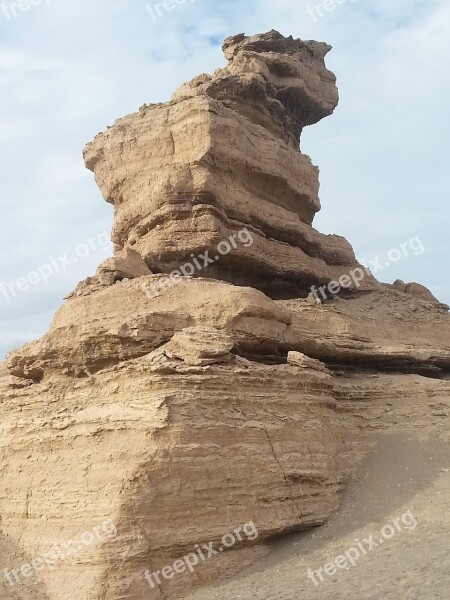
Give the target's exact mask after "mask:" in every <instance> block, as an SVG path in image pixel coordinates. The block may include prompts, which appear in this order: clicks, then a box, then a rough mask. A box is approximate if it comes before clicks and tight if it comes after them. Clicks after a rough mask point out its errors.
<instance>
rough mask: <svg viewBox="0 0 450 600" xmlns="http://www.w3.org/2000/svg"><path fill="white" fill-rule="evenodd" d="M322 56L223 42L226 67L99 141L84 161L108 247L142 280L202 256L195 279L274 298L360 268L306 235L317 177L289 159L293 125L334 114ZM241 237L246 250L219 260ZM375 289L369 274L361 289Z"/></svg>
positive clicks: (268, 38) (284, 41)
mask: <svg viewBox="0 0 450 600" xmlns="http://www.w3.org/2000/svg"><path fill="white" fill-rule="evenodd" d="M329 49H330V47H329V46H327V45H326V44H319V43H317V42H302V41H300V40H294V39H292V38H283V37H282V36H281V35H280V34H278V33H277V32H271V33H269V34H265V35H261V36H255V37H253V38H245V37H244V36H237V37H235V38H230V39H228V40H227V41H226V42H225V45H224V51H225V54H226V56H227V58H228V60H229V65H228V66H227V67H226V68H225V69H219V70H218V71H217V72H216V73H215V74H214V75H213V76H207V75H202V76H201V77H197V78H195V79H194V80H193V81H192V82H190V83H188V84H185V85H184V86H182V88H181V89H180V90H178V92H176V93H175V94H174V97H173V99H172V101H171V102H168V103H166V104H158V105H152V106H149V107H145V108H143V109H142V110H141V111H140V112H139V113H136V114H133V115H129V116H127V117H125V118H123V119H119V120H118V121H117V122H116V123H115V124H114V125H113V127H111V128H109V129H108V130H107V131H106V132H104V133H102V134H99V135H98V136H97V137H96V138H95V140H94V141H93V142H92V143H91V144H89V145H88V146H87V147H86V149H85V160H86V165H87V166H88V168H90V169H92V170H93V171H94V173H95V177H96V180H97V183H98V184H99V186H100V188H101V190H102V192H103V195H104V197H105V199H106V200H107V201H108V202H111V203H112V204H113V205H114V207H115V220H114V228H113V241H114V243H115V245H116V248H117V249H122V248H124V247H127V246H129V245H131V246H133V247H134V248H136V249H137V250H138V251H139V252H140V253H141V255H142V257H143V258H144V259H145V260H146V262H147V264H148V265H149V267H150V269H151V270H152V271H153V272H161V271H162V272H170V271H171V270H172V269H173V268H178V267H179V266H180V265H182V264H183V262H185V261H190V260H192V257H191V255H192V254H193V255H198V254H200V253H204V252H205V251H208V252H209V256H210V257H211V259H212V263H213V264H210V265H209V266H208V267H207V268H206V269H205V270H204V271H202V273H201V275H202V276H206V277H213V278H218V279H226V280H228V281H231V282H233V283H238V284H245V285H252V286H253V287H257V288H260V289H263V290H268V291H269V292H270V293H271V294H275V295H279V294H282V295H284V296H285V295H286V294H287V295H288V296H289V295H290V296H297V295H299V293H302V294H303V295H304V296H306V295H307V294H308V292H309V287H310V286H311V285H313V284H323V283H328V282H329V281H331V280H335V279H336V278H339V276H341V275H342V274H344V273H349V272H350V271H351V270H352V269H354V268H358V267H360V265H359V264H358V263H357V261H356V258H355V255H354V252H353V250H352V248H351V246H350V244H349V243H348V242H347V241H346V240H345V239H343V238H342V237H338V236H329V235H322V234H320V233H318V232H317V231H316V230H314V229H313V228H312V227H311V223H312V220H313V217H314V215H315V213H316V212H317V211H318V210H319V209H320V201H319V196H318V192H319V178H318V169H317V168H316V167H314V166H313V165H312V163H311V160H310V158H309V157H308V156H306V155H304V154H301V153H300V152H299V149H298V142H299V138H300V133H301V129H302V127H303V126H304V125H306V124H312V123H315V122H316V121H318V120H320V119H321V118H323V117H325V116H327V115H329V114H331V112H332V111H333V109H334V107H335V106H336V105H337V101H338V95H337V89H336V85H335V77H334V75H333V74H332V73H330V71H328V70H327V69H326V68H325V65H324V60H323V59H324V56H325V54H326V53H327V52H328V50H329ZM244 228H246V229H247V230H248V231H249V233H250V234H251V236H252V243H251V244H246V243H244V244H243V243H239V244H238V248H237V249H235V250H234V251H233V252H231V253H229V254H227V255H226V256H221V255H220V253H219V252H218V246H219V245H220V243H221V242H222V241H224V240H227V238H229V236H231V235H236V233H237V232H239V231H241V230H242V229H244ZM216 256H217V257H218V260H215V257H216ZM197 275H198V273H197ZM377 285H378V284H377V282H376V281H375V280H374V278H373V277H372V276H371V275H370V274H366V276H365V278H364V280H363V281H362V282H361V284H360V286H361V289H362V290H367V289H369V290H370V289H374V288H376V287H377ZM353 287H354V286H353Z"/></svg>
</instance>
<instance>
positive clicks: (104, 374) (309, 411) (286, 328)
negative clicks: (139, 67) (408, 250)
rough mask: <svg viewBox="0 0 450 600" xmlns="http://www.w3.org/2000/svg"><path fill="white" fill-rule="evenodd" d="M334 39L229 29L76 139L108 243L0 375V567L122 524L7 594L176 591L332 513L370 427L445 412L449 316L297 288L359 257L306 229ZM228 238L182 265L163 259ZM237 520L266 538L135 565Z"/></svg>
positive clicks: (390, 295)
mask: <svg viewBox="0 0 450 600" xmlns="http://www.w3.org/2000/svg"><path fill="white" fill-rule="evenodd" d="M329 49H330V47H329V46H327V45H326V44H320V43H317V42H303V41H300V40H294V39H293V38H284V37H283V36H281V35H280V34H279V33H277V32H274V31H272V32H269V33H267V34H263V35H258V36H253V37H245V36H244V35H238V36H235V37H232V38H229V39H228V40H226V42H225V45H224V52H225V55H226V58H227V59H228V65H227V66H226V67H225V68H224V69H219V70H218V71H216V73H214V75H201V76H199V77H197V78H195V79H194V80H193V81H191V82H189V83H187V84H185V85H184V86H182V87H181V88H180V89H179V90H178V91H177V92H175V94H174V96H173V98H172V100H171V101H170V102H168V103H166V104H158V105H149V106H148V105H144V106H143V107H142V108H141V110H140V111H139V113H137V114H134V115H130V116H128V117H125V118H124V119H120V120H119V121H117V122H116V123H115V125H114V126H113V127H112V128H110V129H108V131H107V132H105V133H103V134H101V135H100V136H98V137H97V138H96V139H95V140H94V142H92V143H91V144H90V145H88V147H87V148H86V150H85V159H86V164H87V166H88V167H89V168H90V169H92V170H93V171H94V173H95V177H96V179H97V181H98V183H99V185H100V187H101V189H102V191H103V194H104V196H105V198H106V199H107V200H108V201H110V202H112V203H113V204H114V206H115V220H114V229H113V239H114V242H115V256H114V257H112V258H110V259H108V260H107V261H105V262H104V263H102V265H100V267H99V268H98V270H97V272H96V274H95V275H94V276H93V277H90V278H88V279H87V280H85V281H84V282H81V283H80V284H79V286H78V287H77V289H76V290H75V291H74V292H73V293H72V294H71V295H70V296H69V297H68V299H67V301H66V302H65V303H64V304H63V305H62V306H61V308H60V309H59V310H58V311H57V313H56V315H55V317H54V319H53V322H52V325H51V328H50V331H49V332H48V333H47V334H46V335H45V336H43V337H42V338H41V339H39V340H37V341H34V342H31V343H29V344H27V345H26V346H24V347H23V348H20V349H18V350H16V351H14V352H12V353H11V354H10V355H9V357H8V361H7V365H4V364H3V365H0V428H1V432H0V434H1V435H0V440H1V443H0V483H1V486H0V517H1V520H0V558H1V560H2V564H3V565H5V567H8V568H9V569H13V568H17V567H19V569H20V566H21V564H23V563H27V564H32V561H33V559H35V558H36V557H39V556H42V555H44V554H45V553H46V552H48V550H49V549H50V548H51V546H52V544H55V543H56V544H57V545H60V546H61V547H63V546H64V545H66V544H67V543H68V542H69V541H70V540H71V539H75V540H76V539H79V538H80V536H81V535H82V534H83V532H89V531H92V530H93V528H94V527H95V526H98V525H99V524H100V523H102V522H110V523H112V524H114V531H115V533H114V535H109V536H103V538H102V539H100V540H98V543H96V544H92V545H85V546H86V547H83V551H82V552H79V553H76V554H75V555H74V556H71V557H70V560H61V561H56V563H55V564H54V565H53V566H52V568H49V569H44V570H41V571H40V572H39V573H37V572H34V573H33V574H32V576H30V577H31V578H30V579H29V580H28V579H27V582H26V583H25V584H24V587H23V588H22V587H19V586H17V587H14V586H10V585H9V584H8V583H7V582H6V580H5V582H3V588H2V598H3V597H4V598H6V600H23V599H24V598H27V600H28V599H31V600H75V599H76V600H125V599H127V600H144V599H146V600H147V599H148V600H152V599H155V600H162V599H163V598H166V597H168V595H169V594H175V593H177V594H178V597H179V595H180V594H181V593H184V592H185V591H186V590H188V589H189V588H191V587H192V586H195V585H198V584H201V583H203V582H205V581H208V580H210V579H213V578H217V577H219V576H225V575H229V574H233V573H235V572H236V570H237V569H238V568H239V567H240V566H242V565H243V564H250V563H251V562H253V561H255V560H256V559H257V558H258V557H261V556H262V555H264V554H265V553H266V552H267V547H266V546H265V542H266V541H267V540H270V539H271V538H272V537H273V536H274V535H280V534H283V533H287V532H292V531H295V530H301V529H307V528H310V527H313V526H317V525H320V524H323V523H324V522H326V520H327V519H328V518H329V517H330V515H331V514H333V512H334V511H336V510H338V508H339V504H340V500H341V495H342V492H343V490H344V489H345V483H346V481H347V480H348V478H349V476H350V475H351V473H352V470H353V469H354V468H355V466H356V465H357V463H358V461H360V460H361V459H362V457H363V456H364V454H365V453H366V452H367V450H368V449H369V448H370V446H371V444H372V443H373V437H371V432H373V431H388V430H389V429H391V428H395V429H396V430H397V431H398V430H405V431H410V430H414V431H415V432H417V431H420V432H424V433H425V432H429V431H433V432H435V431H436V430H435V429H434V428H435V426H436V424H437V423H442V422H444V421H443V420H444V419H448V416H449V414H450V400H449V398H450V389H449V388H450V381H449V378H450V341H449V340H450V319H449V315H448V307H445V306H444V305H441V304H439V303H438V302H437V301H436V299H435V298H434V297H433V296H432V295H431V292H429V291H428V290H426V288H423V287H422V286H419V285H418V284H408V285H406V284H404V283H403V282H396V283H395V284H394V285H392V286H389V285H383V284H380V283H379V282H377V281H376V280H375V279H374V278H373V277H372V276H371V275H370V274H368V273H367V272H366V274H365V276H364V278H363V280H362V281H361V282H360V286H359V287H358V286H356V284H355V286H352V287H350V288H349V294H348V295H347V296H343V297H342V298H341V300H340V301H337V300H336V299H332V298H331V299H329V300H325V301H324V302H323V303H321V302H317V300H316V299H315V297H314V295H311V294H310V293H309V286H310V285H312V284H314V285H317V284H319V285H321V284H327V283H329V282H330V281H331V280H335V281H338V280H339V278H340V277H341V276H342V275H348V274H349V273H350V272H351V270H352V269H353V268H360V267H359V266H358V263H357V261H356V259H355V256H354V253H353V250H352V248H351V246H350V244H349V243H348V242H346V240H344V239H343V238H341V237H338V236H325V235H322V234H320V233H318V232H317V231H316V230H314V229H313V227H312V221H313V217H314V215H315V213H316V212H317V211H318V210H319V208H320V202H319V197H318V190H319V182H318V170H317V168H316V167H314V166H313V165H312V163H311V161H310V159H309V158H308V157H307V156H305V155H303V154H301V153H300V151H299V149H298V144H299V140H300V135H301V131H302V128H303V127H305V126H306V125H311V124H313V123H315V122H317V121H318V120H320V119H321V118H323V117H325V116H327V115H329V114H331V112H332V111H333V109H334V108H335V106H336V104H337V100H338V96H337V89H336V86H335V78H334V75H333V74H332V73H330V72H329V71H328V70H327V69H326V67H325V64H324V57H325V55H326V53H327V52H328V51H329ZM241 231H245V236H242V235H241V236H239V232H241ZM233 236H234V237H233ZM226 239H228V240H230V243H231V239H234V241H235V242H236V244H235V246H233V248H232V249H231V250H230V252H228V253H226V254H224V255H221V256H220V257H219V259H218V260H214V261H213V262H214V264H212V265H210V266H209V267H207V268H205V269H203V270H201V271H198V272H195V274H194V277H191V276H186V275H177V276H176V277H174V274H173V273H171V272H172V270H174V269H175V270H179V269H180V266H181V265H183V263H185V262H186V261H193V260H194V258H195V255H196V253H202V254H205V252H209V253H210V255H211V256H212V257H213V258H214V257H215V252H216V248H217V245H218V244H220V242H221V241H223V240H226ZM250 241H251V243H250ZM169 273H171V275H170V276H169ZM264 292H266V293H264ZM421 375H426V377H424V376H421ZM439 436H441V437H442V439H445V440H446V441H450V439H449V435H448V428H447V429H445V427H440V428H439ZM250 520H251V521H252V522H253V523H254V525H255V527H256V528H257V531H258V536H257V539H256V538H255V539H253V540H249V539H241V540H238V541H237V542H236V544H234V545H233V547H232V548H230V549H229V551H226V552H222V553H220V552H219V551H217V555H218V556H217V557H216V560H212V559H211V560H207V561H205V562H201V563H200V564H199V565H198V566H197V568H196V569H195V570H193V572H192V573H191V572H189V571H188V570H186V572H184V573H180V574H177V576H176V577H171V578H168V579H163V581H162V582H161V584H159V585H158V586H153V587H152V586H150V585H149V582H148V581H147V580H146V579H145V577H144V575H145V572H146V571H150V572H153V571H157V570H158V569H159V570H161V569H163V568H164V567H166V566H168V565H171V564H173V562H174V561H175V560H176V559H179V558H181V557H182V556H183V555H186V554H189V553H192V552H193V551H195V549H196V547H197V546H198V545H202V544H211V543H212V544H214V545H215V547H218V545H219V544H220V541H221V539H222V536H223V535H224V534H227V533H230V532H232V531H235V530H236V528H237V527H239V526H242V525H243V524H244V523H247V522H249V521H250ZM10 572H12V571H10ZM24 594H25V596H24Z"/></svg>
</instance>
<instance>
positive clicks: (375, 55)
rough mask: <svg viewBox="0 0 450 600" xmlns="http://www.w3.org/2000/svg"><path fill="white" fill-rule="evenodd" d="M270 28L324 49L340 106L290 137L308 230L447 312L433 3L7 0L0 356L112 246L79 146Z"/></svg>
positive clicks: (442, 35) (0, 119) (443, 43)
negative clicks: (297, 151) (311, 185)
mask: <svg viewBox="0 0 450 600" xmlns="http://www.w3.org/2000/svg"><path fill="white" fill-rule="evenodd" d="M271 29H276V30H278V31H280V32H281V33H283V34H284V35H293V36H294V37H296V38H302V39H305V40H307V39H315V40H318V41H324V42H327V43H329V44H331V45H332V46H333V50H332V51H331V53H330V54H328V56H327V59H326V62H327V66H328V68H329V69H331V70H332V71H334V72H335V73H336V76H337V81H338V87H339V90H340V104H339V107H338V108H337V109H336V111H335V113H334V114H333V115H332V116H331V117H328V118H326V119H324V120H323V121H321V122H320V123H318V124H316V125H314V126H312V127H309V128H307V129H306V130H305V131H304V133H303V136H302V151H303V152H304V153H306V154H308V155H309V156H311V158H312V160H313V162H314V164H316V165H319V166H320V173H321V175H320V178H321V202H322V211H321V212H320V213H319V214H318V215H317V217H316V220H315V221H314V226H315V227H316V228H317V229H319V230H320V231H322V232H324V233H336V234H339V235H343V236H344V237H346V238H347V239H348V240H349V241H350V242H351V243H352V245H353V247H354V248H355V252H356V255H357V257H358V258H359V259H360V260H364V261H366V263H368V264H369V266H370V265H378V267H377V269H378V272H376V273H375V275H376V277H377V278H378V279H379V280H381V281H385V282H389V283H392V282H393V281H394V280H395V279H397V278H400V279H402V280H404V281H406V282H410V281H417V282H420V283H422V284H424V285H426V286H427V287H429V288H430V289H431V290H432V292H433V293H434V294H435V295H436V296H437V297H438V298H439V299H440V300H441V301H443V302H446V303H448V304H450V278H449V276H448V257H449V241H448V239H449V237H448V232H447V229H446V228H447V226H448V225H449V217H450V207H449V197H448V190H449V189H450V161H449V158H450V156H449V154H450V152H449V140H450V122H449V118H448V99H449V97H450V77H449V72H450V70H449V65H448V60H449V57H450V4H449V3H448V0H395V2H393V1H392V0H376V1H375V0H373V1H369V0H339V2H337V0H322V2H320V1H319V0H311V2H304V1H303V0H221V1H220V2H213V1H211V0H184V2H183V0H178V1H177V2H176V1H175V0H165V2H164V3H163V2H161V3H159V2H157V1H156V0H155V1H153V0H152V1H151V2H145V1H144V0H127V1H125V0H95V1H94V2H93V1H92V0H77V1H76V2H75V1H74V0H34V1H33V4H32V3H31V0H30V1H29V0H21V2H20V3H18V2H14V1H10V0H6V1H5V2H3V3H1V2H0V86H1V95H0V203H1V216H2V218H1V221H0V331H1V335H0V361H1V360H3V358H4V356H5V355H6V353H7V352H9V351H10V350H12V349H14V348H17V347H19V346H21V345H22V344H24V343H26V342H28V341H31V340H32V339H35V338H37V337H39V336H41V335H42V334H44V333H45V332H46V331H47V330H48V328H49V325H50V323H51V319H52V317H53V315H54V313H55V311H56V309H57V308H58V307H59V306H60V305H61V303H62V301H63V298H64V296H65V295H67V294H68V293H70V291H72V290H73V289H74V288H75V286H76V284H77V283H78V281H80V280H81V279H84V278H85V277H87V276H89V275H92V274H93V273H94V272H95V269H96V267H97V265H98V264H99V263H100V262H102V260H104V259H105V258H106V257H107V256H110V255H111V254H112V248H111V246H110V245H109V244H108V241H107V240H108V235H109V232H110V230H111V226H112V221H113V207H112V206H111V205H109V204H107V203H106V202H105V201H104V200H103V198H102V195H101V193H100V191H99V189H98V188H97V186H96V184H95V181H94V177H93V175H92V173H90V172H89V171H87V170H86V168H85V166H84V163H83V158H82V150H83V147H84V145H85V144H86V143H88V142H90V141H91V140H92V139H93V138H94V136H95V135H96V134H97V133H98V132H100V131H103V130H105V129H106V127H107V126H108V125H111V124H112V123H113V122H114V121H115V120H116V119H117V118H119V117H122V116H124V115H126V114H129V113H131V112H135V111H136V110H138V108H139V107H140V106H141V105H142V104H144V103H152V102H164V101H167V100H168V99H169V98H170V96H171V94H172V93H173V91H174V90H175V89H176V88H178V87H179V86H180V85H181V84H182V83H184V82H185V81H188V80H190V79H192V78H193V77H194V76H196V75H198V74H200V73H208V72H210V73H211V72H213V71H214V70H215V69H216V68H218V67H222V66H225V64H226V61H225V59H224V57H223V54H222V51H221V45H222V42H223V40H224V39H225V38H226V37H228V36H230V35H235V34H237V33H246V34H247V35H253V34H255V33H262V32H265V31H269V30H271ZM380 267H382V269H380Z"/></svg>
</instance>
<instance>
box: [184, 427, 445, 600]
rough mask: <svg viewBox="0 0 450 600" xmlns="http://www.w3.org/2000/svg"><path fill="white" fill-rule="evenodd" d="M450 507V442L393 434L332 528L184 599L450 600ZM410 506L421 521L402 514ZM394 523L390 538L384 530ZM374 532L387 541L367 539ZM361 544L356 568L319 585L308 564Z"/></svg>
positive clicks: (314, 566)
mask: <svg viewBox="0 0 450 600" xmlns="http://www.w3.org/2000/svg"><path fill="white" fill-rule="evenodd" d="M408 436H409V437H408ZM449 508H450V446H449V445H447V444H445V443H443V442H438V441H433V440H431V441H421V442H420V441H418V440H417V438H413V437H412V436H411V435H410V434H408V435H406V434H393V433H390V434H385V435H384V436H382V437H381V438H380V439H379V442H378V445H377V447H376V449H375V450H374V451H373V452H371V453H370V455H369V456H368V458H367V459H366V461H365V462H364V463H363V464H362V465H361V467H360V469H359V470H358V472H357V474H356V476H355V479H354V480H353V481H352V482H351V483H350V485H349V487H348V490H347V493H346V496H345V499H344V503H343V507H342V510H341V511H340V512H339V513H338V514H337V515H335V517H333V518H332V519H331V520H330V522H329V523H328V524H327V525H326V526H324V527H321V528H319V529H314V530H311V531H308V532H306V533H300V534H295V535H291V536H288V537H284V538H282V539H279V540H275V541H274V542H273V544H272V551H271V553H270V555H269V556H268V557H267V558H265V559H263V560H262V561H261V562H259V563H258V564H256V565H254V566H253V567H251V568H250V569H247V570H246V571H244V572H242V573H241V574H240V575H239V576H238V577H236V578H234V579H229V580H227V581H224V582H220V583H218V584H217V585H215V586H209V587H207V588H203V589H200V590H198V591H196V592H195V593H193V594H190V595H188V596H177V598H183V599H185V600H211V599H214V598H220V599H222V600H235V599H240V600H246V599H250V598H258V599H259V600H303V599H304V600H316V599H330V600H331V599H333V600H339V599H346V600H353V599H355V600H379V599H383V600H399V599H402V600H433V599H439V600H449V599H450V510H449ZM408 511H411V513H412V516H413V518H412V519H411V515H410V514H409V515H408V516H405V517H403V518H402V516H403V515H405V513H407V512H408ZM396 519H397V525H395V524H394V521H395V520H396ZM398 519H400V521H399V520H398ZM415 522H416V523H417V525H416V526H415V527H414V523H415ZM388 524H391V525H392V528H393V529H394V533H393V534H392V529H391V528H389V527H387V528H386V529H384V530H383V533H384V534H386V536H390V535H392V537H389V539H388V538H387V537H386V538H385V537H384V536H383V533H382V528H383V527H384V526H386V525H388ZM406 524H408V526H409V528H408V527H407V526H406ZM370 535H373V540H374V541H376V542H377V543H379V541H380V540H381V539H383V542H382V544H380V545H378V547H373V546H371V544H370V542H364V541H363V540H367V539H368V538H369V536H370ZM358 542H360V543H361V544H362V548H364V550H366V554H365V555H364V554H363V552H362V551H360V556H359V557H358V558H355V559H354V561H353V562H354V563H355V565H354V566H352V565H351V564H350V563H349V562H347V566H345V567H343V568H338V567H336V565H335V566H334V569H332V568H330V567H329V571H330V572H331V573H332V572H333V570H336V573H334V574H332V575H331V576H330V575H327V574H326V573H325V572H324V571H322V572H321V575H322V577H323V579H324V581H323V582H322V581H320V577H319V576H317V575H315V579H316V581H317V585H315V584H314V582H313V581H312V579H311V578H309V577H308V575H307V571H308V569H311V570H312V571H314V572H316V573H317V571H318V570H319V569H320V568H322V569H323V568H324V567H325V565H326V564H328V563H331V562H333V561H334V560H335V559H336V557H338V556H340V555H345V552H346V551H349V550H350V549H351V548H352V547H353V548H358ZM369 548H370V549H369ZM340 562H341V564H343V561H342V560H341V561H340Z"/></svg>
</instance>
